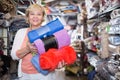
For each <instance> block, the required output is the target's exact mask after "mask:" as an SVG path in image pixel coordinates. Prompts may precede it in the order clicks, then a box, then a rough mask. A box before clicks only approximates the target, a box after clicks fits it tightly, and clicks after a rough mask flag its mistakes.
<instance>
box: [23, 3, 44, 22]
mask: <svg viewBox="0 0 120 80" xmlns="http://www.w3.org/2000/svg"><path fill="white" fill-rule="evenodd" d="M35 8H37V9H40V10H41V11H42V13H43V18H44V16H45V10H44V7H43V6H41V5H39V4H31V5H30V6H29V7H28V8H27V9H26V13H25V14H26V22H27V23H29V20H28V16H29V13H30V11H34V9H35ZM43 21H44V20H43Z"/></svg>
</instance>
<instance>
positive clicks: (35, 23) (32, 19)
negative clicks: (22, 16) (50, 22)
mask: <svg viewBox="0 0 120 80" xmlns="http://www.w3.org/2000/svg"><path fill="white" fill-rule="evenodd" d="M28 20H29V23H30V25H31V26H32V27H39V26H40V25H41V23H42V21H43V12H42V11H41V10H40V9H38V8H34V10H31V11H30V12H29V15H28Z"/></svg>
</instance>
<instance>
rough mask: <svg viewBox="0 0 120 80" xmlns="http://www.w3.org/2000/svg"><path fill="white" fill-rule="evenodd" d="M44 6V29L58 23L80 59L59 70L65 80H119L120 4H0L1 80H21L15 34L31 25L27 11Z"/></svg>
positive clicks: (69, 0) (24, 0) (118, 0)
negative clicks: (14, 55)
mask: <svg viewBox="0 0 120 80" xmlns="http://www.w3.org/2000/svg"><path fill="white" fill-rule="evenodd" d="M34 3H37V4H41V5H43V7H44V8H45V12H46V16H45V21H44V23H43V25H45V24H47V23H49V22H50V21H53V20H55V19H59V20H60V21H61V23H62V24H63V25H64V28H65V29H66V30H67V32H68V34H69V35H70V41H71V42H70V46H72V48H73V49H74V50H75V52H76V56H77V59H76V61H75V62H74V64H71V65H66V66H64V67H63V68H61V69H55V70H56V76H58V78H59V79H60V77H59V76H60V75H61V76H62V77H64V78H65V80H120V0H0V80H18V77H17V68H18V61H16V60H12V58H11V56H10V53H11V49H12V44H13V40H14V37H15V34H16V32H17V31H18V30H19V29H21V28H27V27H29V25H28V24H27V23H26V20H25V10H26V8H27V7H28V6H29V5H30V4H34Z"/></svg>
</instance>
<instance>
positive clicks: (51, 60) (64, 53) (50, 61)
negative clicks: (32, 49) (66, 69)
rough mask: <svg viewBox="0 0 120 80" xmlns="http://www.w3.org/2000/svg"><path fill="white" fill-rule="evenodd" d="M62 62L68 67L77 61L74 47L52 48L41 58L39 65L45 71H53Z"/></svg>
mask: <svg viewBox="0 0 120 80" xmlns="http://www.w3.org/2000/svg"><path fill="white" fill-rule="evenodd" d="M61 61H64V62H65V63H66V65H70V64H73V63H74V62H75V61H76V52H75V51H74V49H73V48H72V47H70V46H64V47H62V48H60V49H55V48H51V49H49V50H48V51H47V52H46V53H44V54H41V55H40V57H39V65H40V67H41V68H42V69H43V70H49V71H52V70H54V69H56V68H57V66H58V64H59V62H61Z"/></svg>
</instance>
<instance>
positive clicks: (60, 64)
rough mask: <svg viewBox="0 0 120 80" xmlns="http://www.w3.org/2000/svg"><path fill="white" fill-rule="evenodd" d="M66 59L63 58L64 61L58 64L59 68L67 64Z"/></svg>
mask: <svg viewBox="0 0 120 80" xmlns="http://www.w3.org/2000/svg"><path fill="white" fill-rule="evenodd" d="M65 64H66V63H65V61H64V60H63V61H60V62H59V63H58V66H57V68H58V69H60V68H62V67H64V66H65Z"/></svg>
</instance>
